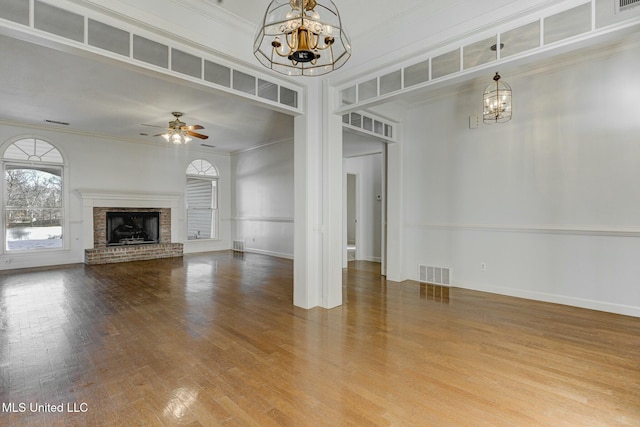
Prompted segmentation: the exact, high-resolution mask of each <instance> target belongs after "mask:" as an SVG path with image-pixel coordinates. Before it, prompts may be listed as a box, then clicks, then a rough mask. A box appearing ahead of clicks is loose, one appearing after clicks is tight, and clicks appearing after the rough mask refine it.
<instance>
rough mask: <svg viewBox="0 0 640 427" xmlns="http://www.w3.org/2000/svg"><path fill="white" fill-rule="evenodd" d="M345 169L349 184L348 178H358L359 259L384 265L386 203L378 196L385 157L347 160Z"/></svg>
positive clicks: (375, 155)
mask: <svg viewBox="0 0 640 427" xmlns="http://www.w3.org/2000/svg"><path fill="white" fill-rule="evenodd" d="M343 165H344V166H343V168H344V179H345V183H346V176H347V174H353V175H356V186H357V188H356V197H357V201H356V207H357V213H356V217H357V220H358V222H357V224H356V225H357V226H356V236H357V237H356V238H357V242H356V259H359V260H365V261H374V262H380V259H381V243H380V242H381V237H382V199H381V198H380V199H378V196H382V154H381V153H376V154H369V155H364V156H358V157H351V158H347V159H344V163H343ZM345 191H346V187H345ZM345 206H346V205H345ZM345 209H346V208H345ZM345 212H346V211H345ZM345 244H346V236H345Z"/></svg>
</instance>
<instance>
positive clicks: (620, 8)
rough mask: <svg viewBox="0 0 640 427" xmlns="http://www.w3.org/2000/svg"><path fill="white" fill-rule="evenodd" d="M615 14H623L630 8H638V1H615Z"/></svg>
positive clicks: (639, 2)
mask: <svg viewBox="0 0 640 427" xmlns="http://www.w3.org/2000/svg"><path fill="white" fill-rule="evenodd" d="M615 3H616V13H620V12H624V11H627V10H629V9H631V8H632V7H636V6H640V0H616V1H615Z"/></svg>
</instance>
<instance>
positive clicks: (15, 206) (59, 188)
mask: <svg viewBox="0 0 640 427" xmlns="http://www.w3.org/2000/svg"><path fill="white" fill-rule="evenodd" d="M2 169H3V176H4V180H3V186H4V192H3V194H4V197H3V210H4V212H3V213H4V216H3V219H4V248H5V250H6V251H8V252H12V251H30V250H47V249H60V248H62V247H63V240H62V239H63V234H64V233H63V226H64V204H63V175H64V174H63V171H64V161H63V158H62V155H61V154H60V151H58V149H57V148H55V147H54V146H53V145H51V144H50V143H48V142H46V141H43V140H41V139H37V138H25V139H21V140H19V141H16V142H14V143H13V144H11V145H10V146H9V147H7V149H6V150H5V151H4V154H3V156H2Z"/></svg>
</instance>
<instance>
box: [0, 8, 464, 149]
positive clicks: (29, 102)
mask: <svg viewBox="0 0 640 427" xmlns="http://www.w3.org/2000/svg"><path fill="white" fill-rule="evenodd" d="M126 1H127V0H124V2H126ZM189 1H191V0H181V2H183V3H185V4H186V3H189ZM205 2H206V3H208V5H209V6H211V7H212V8H213V9H215V8H217V7H222V8H224V9H226V10H228V11H229V12H231V13H232V14H234V15H237V16H239V17H241V18H242V19H244V20H245V21H247V22H250V23H255V26H256V27H257V25H258V23H259V22H260V21H261V19H262V17H263V13H264V10H266V7H267V5H268V0H222V1H219V0H205ZM80 3H81V2H80ZM121 3H123V1H121ZM427 3H428V4H427ZM453 3H456V2H453ZM133 4H135V2H133ZM157 4H158V5H160V3H157ZM451 4H452V2H445V1H444V0H438V1H431V2H423V1H422V0H398V1H396V2H395V3H394V13H395V15H396V16H397V17H398V18H399V17H401V16H403V15H405V14H407V13H409V12H410V11H412V10H413V11H415V10H416V8H421V9H425V10H426V11H435V10H438V9H441V8H443V7H445V5H451ZM154 5H155V3H154ZM338 5H339V8H340V12H341V15H342V19H343V22H349V24H348V30H349V35H350V36H351V38H352V40H353V38H354V36H356V37H359V35H362V34H365V33H366V32H367V31H368V30H369V29H371V28H372V27H376V26H379V25H380V24H381V23H383V22H385V21H389V16H388V9H387V6H388V3H387V2H386V1H383V0H370V1H369V2H368V4H367V11H366V17H367V19H361V17H362V8H361V7H360V5H356V4H355V3H354V2H345V1H341V2H338ZM0 50H1V51H2V53H3V57H4V58H11V61H1V62H0V78H1V79H2V86H3V91H2V100H3V102H2V103H0V121H3V122H9V123H18V124H26V125H31V126H39V127H46V128H51V129H59V130H64V131H67V132H77V133H86V134H91V135H99V136H106V137H109V138H116V139H123V140H133V141H140V142H147V143H156V142H157V143H158V144H163V143H165V144H166V142H165V141H164V140H163V139H162V138H161V137H158V136H154V135H157V134H159V133H161V132H162V131H163V129H162V128H164V127H166V126H167V124H168V122H169V121H170V120H172V119H173V117H172V116H171V112H172V111H180V112H182V113H184V116H183V117H182V120H183V121H185V122H186V123H187V124H200V125H202V126H203V127H204V129H203V130H201V131H199V132H200V133H202V134H205V135H208V136H209V138H208V139H207V140H206V141H200V140H195V139H194V141H193V142H191V143H190V146H191V147H202V145H201V144H206V145H207V146H214V148H212V147H207V148H206V149H212V150H215V151H217V152H227V153H232V152H236V151H240V150H244V149H248V148H251V147H256V146H260V145H264V144H269V143H273V142H277V141H282V140H287V139H291V138H293V117H292V116H290V115H288V114H285V113H282V112H277V111H273V110H271V109H268V108H264V107H262V106H259V105H257V104H256V103H252V102H250V101H247V100H244V99H241V98H240V97H237V96H233V95H229V94H226V93H224V92H221V91H216V90H214V89H211V88H208V87H204V86H202V85H197V84H193V83H189V82H186V81H185V80H183V79H179V78H172V77H170V76H166V75H162V74H160V73H154V72H152V71H149V70H144V69H142V68H137V67H134V66H130V65H127V64H124V63H121V62H116V61H107V60H101V59H100V58H95V57H88V56H80V55H76V54H74V53H69V52H65V51H62V50H57V49H51V48H49V47H45V46H41V45H37V44H33V43H30V42H28V41H24V40H20V39H16V38H12V37H9V36H6V35H0ZM48 121H53V122H61V123H68V125H64V124H57V123H51V122H48ZM146 125H152V126H157V127H152V126H146ZM363 139H364V140H365V141H366V138H362V137H356V136H354V135H353V134H345V153H348V154H350V155H353V153H362V152H363V151H365V152H366V151H369V148H365V146H364V145H363V144H365V141H363ZM353 144H355V146H353ZM372 147H376V148H375V149H376V150H379V145H378V141H376V144H372Z"/></svg>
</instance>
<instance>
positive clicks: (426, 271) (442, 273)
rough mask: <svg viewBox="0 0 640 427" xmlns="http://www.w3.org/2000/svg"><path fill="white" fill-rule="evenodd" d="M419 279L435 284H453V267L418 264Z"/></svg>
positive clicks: (422, 281)
mask: <svg viewBox="0 0 640 427" xmlns="http://www.w3.org/2000/svg"><path fill="white" fill-rule="evenodd" d="M418 281H420V282H421V283H432V284H435V285H443V286H451V269H450V268H445V267H432V266H428V265H422V264H420V265H418Z"/></svg>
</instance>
